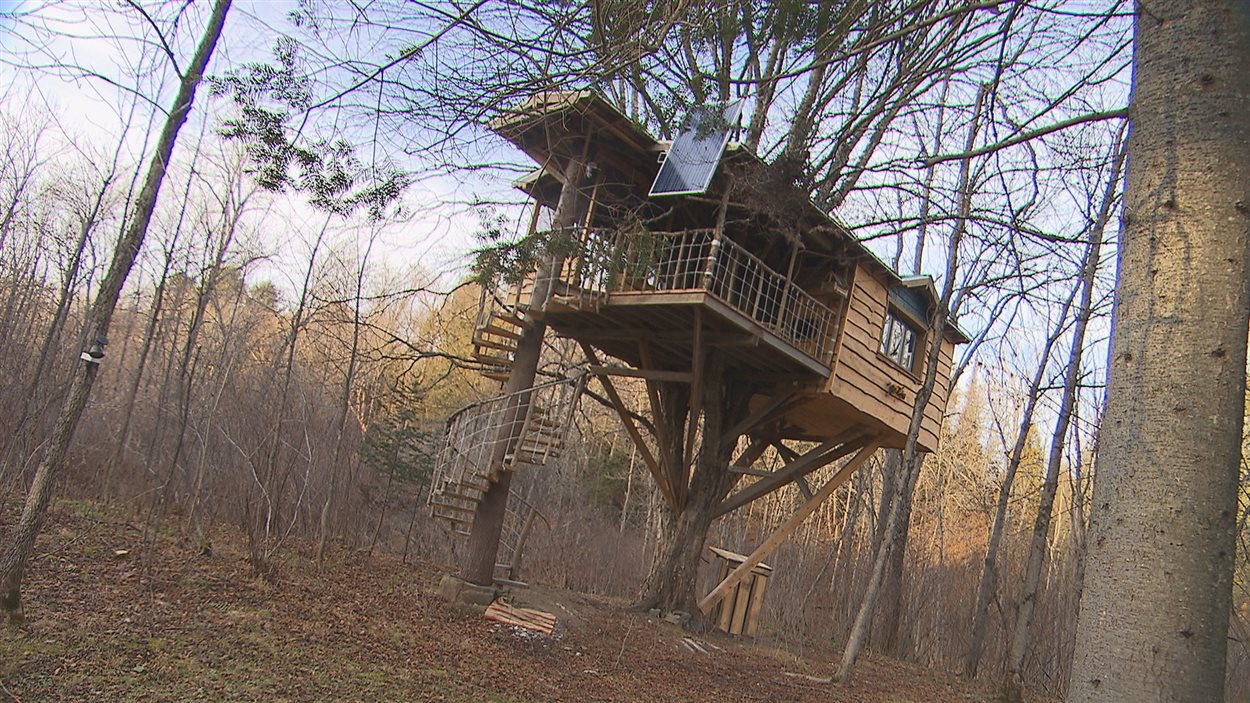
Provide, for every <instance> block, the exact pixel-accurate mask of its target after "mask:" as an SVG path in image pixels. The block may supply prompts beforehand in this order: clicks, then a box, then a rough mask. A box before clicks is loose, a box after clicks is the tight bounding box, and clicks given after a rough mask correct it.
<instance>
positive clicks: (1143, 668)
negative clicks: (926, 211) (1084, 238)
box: [1068, 0, 1250, 703]
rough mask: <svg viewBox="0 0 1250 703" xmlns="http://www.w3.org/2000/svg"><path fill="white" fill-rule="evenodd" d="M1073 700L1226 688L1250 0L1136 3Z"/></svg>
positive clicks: (1241, 340)
mask: <svg viewBox="0 0 1250 703" xmlns="http://www.w3.org/2000/svg"><path fill="white" fill-rule="evenodd" d="M1136 23H1137V26H1136V31H1137V34H1136V44H1135V48H1134V70H1133V81H1134V83H1133V99H1132V107H1131V117H1132V120H1133V123H1132V135H1131V137H1130V139H1129V147H1128V150H1129V151H1128V153H1129V159H1128V182H1127V190H1126V194H1125V214H1124V225H1123V229H1122V234H1121V244H1120V272H1119V282H1118V284H1117V287H1116V311H1115V326H1114V331H1113V336H1112V349H1111V362H1110V368H1109V372H1108V373H1109V375H1108V391H1107V410H1106V414H1105V416H1104V419H1103V422H1102V429H1101V437H1100V440H1099V447H1100V453H1099V456H1098V463H1097V471H1096V473H1095V476H1094V496H1093V499H1092V502H1091V506H1090V510H1091V517H1090V519H1091V527H1090V532H1089V555H1088V557H1087V558H1088V564H1087V570H1086V576H1085V588H1084V593H1083V596H1082V599H1081V608H1080V616H1079V619H1078V623H1077V636H1076V649H1075V653H1074V657H1073V670H1072V678H1071V681H1070V682H1069V691H1068V696H1069V700H1070V701H1072V702H1073V703H1101V702H1103V701H1106V702H1108V703H1110V702H1111V701H1181V702H1184V701H1193V702H1194V703H1198V702H1199V701H1202V702H1204V703H1206V702H1209V701H1219V700H1223V697H1224V676H1225V656H1226V650H1227V641H1228V617H1229V608H1230V600H1231V588H1232V570H1233V557H1234V554H1235V544H1234V527H1235V517H1236V512H1237V470H1238V463H1239V460H1240V450H1241V446H1240V445H1241V430H1242V415H1243V410H1244V405H1243V401H1244V394H1245V365H1246V323H1247V317H1250V267H1248V266H1247V262H1246V259H1247V254H1248V253H1250V252H1248V251H1247V249H1248V247H1250V3H1247V2H1245V1H1244V0H1240V1H1232V0H1224V1H1223V2H1199V1H1197V0H1158V1H1157V2H1152V3H1149V4H1148V5H1142V6H1139V7H1138V11H1137V20H1136Z"/></svg>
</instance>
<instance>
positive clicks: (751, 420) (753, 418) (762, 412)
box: [722, 386, 798, 444]
mask: <svg viewBox="0 0 1250 703" xmlns="http://www.w3.org/2000/svg"><path fill="white" fill-rule="evenodd" d="M796 393H798V388H797V387H793V386H792V387H790V388H787V389H785V390H783V391H781V392H780V393H778V394H777V395H775V396H773V397H772V398H771V399H770V400H769V401H768V402H767V403H765V404H764V405H763V406H762V407H761V408H760V409H759V410H756V411H755V412H753V413H751V414H750V415H748V416H746V417H745V418H743V419H742V422H739V423H738V424H736V425H734V426H733V427H731V428H730V429H729V431H728V432H726V433H725V436H724V438H723V439H722V441H723V442H725V443H726V444H729V443H730V442H737V441H738V438H739V437H741V436H742V435H744V434H749V433H750V432H751V430H753V429H755V428H756V427H758V426H760V425H762V424H764V423H765V422H769V421H771V420H775V419H776V418H778V417H780V416H781V415H782V414H783V413H785V411H786V410H787V409H789V407H790V403H791V402H792V401H793V400H794V396H795V394H796Z"/></svg>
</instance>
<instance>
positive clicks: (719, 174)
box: [488, 92, 967, 451]
mask: <svg viewBox="0 0 1250 703" xmlns="http://www.w3.org/2000/svg"><path fill="white" fill-rule="evenodd" d="M737 119H738V111H737V106H736V105H734V104H730V105H728V106H719V105H718V106H710V107H705V108H696V109H695V110H694V111H692V112H691V114H690V115H689V116H688V117H687V120H686V122H685V124H684V125H683V129H682V130H681V131H680V132H679V133H678V134H677V136H676V139H675V140H674V141H673V142H671V143H668V142H661V141H658V140H656V139H655V138H653V137H651V136H650V135H649V134H647V133H646V132H645V131H644V130H643V129H642V128H641V127H640V126H638V125H637V124H636V123H635V122H634V121H632V120H631V119H629V118H628V117H626V116H625V115H623V114H621V113H620V112H619V111H618V110H616V109H615V108H614V107H613V106H611V105H610V104H608V103H607V102H606V101H604V100H603V99H601V98H599V97H598V96H597V95H596V94H594V93H591V92H572V93H558V94H547V95H544V96H541V97H538V98H535V99H533V100H531V101H530V102H529V103H527V104H526V105H525V106H524V107H522V108H521V109H519V110H517V111H515V112H514V113H511V114H509V115H508V116H506V117H504V118H502V119H500V120H498V121H496V122H495V123H494V124H493V125H492V128H493V129H494V130H495V131H496V132H498V133H499V134H500V135H502V136H504V137H505V138H507V139H508V140H509V141H511V142H512V143H513V144H515V145H516V146H517V147H519V148H520V149H522V150H523V151H524V152H525V153H526V154H528V155H529V156H530V157H531V158H533V159H534V161H535V162H537V163H538V164H541V165H542V168H539V169H538V170H536V171H534V172H533V173H531V174H529V175H527V176H525V177H523V178H521V179H520V180H519V181H517V183H516V185H517V186H518V187H519V188H521V189H523V190H524V191H525V192H526V193H528V194H529V195H530V196H531V197H532V198H533V199H534V200H535V202H536V206H537V207H536V209H535V217H534V218H533V225H532V226H533V227H534V228H537V225H538V223H539V220H540V218H539V215H538V213H539V209H538V208H539V207H545V208H549V209H550V210H552V211H554V210H556V209H557V207H558V206H559V204H560V199H561V194H562V192H563V184H564V182H565V181H567V180H568V178H567V176H566V174H565V169H567V168H568V164H570V163H573V162H574V161H575V162H576V163H579V164H584V167H585V174H584V175H585V183H584V184H583V186H582V188H581V190H582V191H584V192H587V193H588V197H586V198H584V199H583V200H584V202H583V203H582V204H581V208H580V209H579V211H578V213H577V222H578V223H579V224H578V226H575V227H572V228H566V229H564V230H562V231H561V233H560V235H558V236H562V237H563V240H562V241H559V242H556V243H554V244H553V247H552V248H553V249H555V250H557V251H559V252H560V255H559V256H558V257H556V258H557V262H556V263H555V264H554V268H553V269H552V271H551V274H552V276H551V286H550V294H549V297H548V298H547V301H546V305H545V307H544V309H543V310H542V313H541V314H542V318H543V319H544V321H545V322H546V324H547V325H548V326H549V327H550V328H551V329H553V330H554V331H555V332H556V333H557V334H559V335H561V336H563V337H568V338H571V339H574V340H577V341H578V342H579V343H581V344H582V345H583V346H584V348H586V349H587V351H588V352H591V353H593V351H594V350H598V352H601V353H602V354H603V355H604V356H606V357H611V359H613V360H614V361H611V362H609V363H593V362H592V367H591V370H592V372H595V373H598V374H600V375H620V376H634V377H640V378H644V379H649V380H656V381H664V380H688V381H691V382H694V383H697V382H698V381H697V377H698V376H699V375H700V371H701V369H700V363H701V359H702V356H701V354H700V350H701V349H703V348H715V349H717V350H718V351H719V354H720V356H721V358H722V359H723V361H724V363H725V364H726V365H727V366H728V367H729V368H730V369H731V374H732V376H733V377H734V378H737V379H740V380H741V381H742V382H743V383H748V384H751V385H752V387H753V388H756V389H758V391H759V392H758V393H757V394H756V395H755V396H754V398H753V400H752V401H751V406H752V411H753V412H752V415H753V417H757V418H758V419H759V420H760V422H758V423H757V428H762V427H763V426H764V425H767V428H768V432H767V433H768V434H769V435H770V436H769V441H770V442H773V441H775V440H803V441H812V442H826V441H829V440H830V439H831V438H844V439H845V438H849V437H852V436H856V437H872V438H873V439H874V441H875V444H876V446H885V447H902V446H903V444H904V441H905V438H906V435H907V429H908V425H909V423H910V420H911V415H912V408H913V405H914V401H915V398H916V395H917V391H918V389H919V388H920V385H921V381H922V379H923V378H924V376H925V372H926V369H925V364H926V361H927V359H926V356H927V355H926V353H925V350H927V349H928V347H929V344H928V342H929V340H930V339H931V337H932V335H933V331H932V329H931V322H930V321H931V320H932V318H933V312H934V308H935V306H936V305H937V304H938V298H937V293H936V290H935V288H934V285H933V282H932V280H931V279H930V278H929V277H927V276H913V277H904V276H900V275H899V274H898V273H896V272H895V271H894V270H892V269H891V268H890V267H889V266H887V265H886V264H884V263H883V262H882V261H881V260H879V259H878V258H877V257H875V256H874V255H873V254H872V253H871V252H870V251H868V250H867V249H866V248H865V247H864V246H863V245H862V244H860V243H859V242H858V241H857V240H856V239H855V238H854V237H853V236H852V235H851V234H850V232H849V231H847V229H846V227H844V226H843V225H841V224H840V223H839V222H838V221H837V220H835V219H834V218H832V217H830V216H829V215H827V214H826V213H824V212H822V211H821V210H820V209H819V208H818V207H816V206H815V205H814V204H813V203H812V201H811V200H810V199H809V197H808V195H807V194H806V193H805V192H804V191H803V190H802V189H800V188H798V187H796V186H795V185H794V183H795V177H794V174H793V173H789V172H787V169H786V168H785V167H784V166H779V165H776V164H773V165H770V164H767V163H765V162H764V161H762V160H761V159H760V158H758V157H757V156H756V155H755V154H753V153H752V152H751V151H750V150H749V149H747V148H745V147H742V146H740V145H737V144H735V143H732V142H730V141H729V137H730V136H731V134H732V132H733V131H734V127H735V125H736V122H737ZM579 175H581V174H579ZM495 329H499V327H498V326H496V327H495ZM966 341H967V340H966V338H965V337H964V335H963V334H962V333H961V332H960V331H959V330H958V328H956V327H954V326H948V327H947V328H946V330H945V332H944V333H943V336H942V339H941V340H940V349H939V354H938V359H937V369H936V383H935V386H934V390H933V393H932V395H931V396H930V397H929V400H928V402H927V403H926V405H925V408H924V421H923V424H922V425H921V429H920V434H919V438H918V442H917V444H918V447H919V448H920V449H921V450H923V451H933V450H934V449H935V448H936V446H937V442H938V434H939V428H940V425H941V419H942V414H943V411H944V409H945V406H946V398H947V393H948V390H949V388H948V387H949V378H950V366H951V359H952V355H953V351H954V348H955V346H956V345H957V344H960V343H963V342H966ZM488 343H489V342H488ZM605 361H606V360H605ZM765 420H766V422H764V421H765Z"/></svg>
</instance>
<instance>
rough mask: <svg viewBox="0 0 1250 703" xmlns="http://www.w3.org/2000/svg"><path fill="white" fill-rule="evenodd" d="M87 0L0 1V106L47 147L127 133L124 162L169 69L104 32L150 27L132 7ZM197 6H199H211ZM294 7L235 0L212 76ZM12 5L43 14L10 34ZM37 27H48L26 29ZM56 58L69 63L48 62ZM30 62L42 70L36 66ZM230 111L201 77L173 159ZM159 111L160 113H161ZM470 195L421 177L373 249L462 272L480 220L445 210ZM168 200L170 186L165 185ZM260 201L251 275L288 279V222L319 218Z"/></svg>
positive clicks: (393, 265) (136, 150) (111, 141)
mask: <svg viewBox="0 0 1250 703" xmlns="http://www.w3.org/2000/svg"><path fill="white" fill-rule="evenodd" d="M92 5H93V4H92V3H86V4H85V5H78V6H64V7H61V6H52V5H46V4H45V3H42V2H29V1H27V0H0V96H4V97H5V99H4V100H3V101H2V102H0V111H7V110H15V111H16V112H17V114H20V115H22V116H24V117H25V118H26V119H29V120H31V121H33V122H35V123H37V124H42V125H46V127H47V129H46V130H45V134H44V136H43V138H42V141H41V145H43V144H47V145H48V146H47V149H46V152H47V153H50V154H57V153H59V154H72V153H73V152H75V151H87V152H93V153H100V154H109V153H111V152H112V151H113V150H114V149H115V148H116V144H117V140H118V138H119V135H124V138H125V146H124V153H125V154H126V155H127V157H128V158H126V159H124V160H127V161H129V162H130V163H131V164H138V163H141V161H140V159H141V155H142V153H143V150H144V149H145V147H148V146H150V144H149V143H148V142H149V141H150V140H149V138H148V134H147V130H145V129H144V126H145V125H146V124H147V122H148V121H150V120H151V119H152V118H153V114H154V112H153V107H154V106H153V104H152V103H154V104H155V105H159V106H161V107H162V109H163V108H164V107H165V106H167V105H168V104H169V103H170V102H171V100H172V94H173V91H174V84H173V75H174V74H173V72H172V71H171V70H170V69H169V62H168V61H167V60H164V59H163V57H159V58H158V59H155V60H149V61H148V62H147V63H146V64H145V65H137V61H136V57H137V56H139V55H141V53H142V46H141V44H140V42H137V41H134V40H132V39H116V38H114V39H106V38H102V37H103V36H108V35H111V36H112V37H134V36H140V35H144V34H145V33H146V35H147V36H148V37H150V36H152V33H151V32H145V30H146V28H145V27H143V26H142V25H141V24H139V19H138V17H137V14H136V13H134V12H129V13H119V12H116V11H109V9H108V6H107V5H103V4H100V5H98V7H99V8H100V11H99V12H90V11H84V10H90V9H92ZM196 6H197V7H206V3H196ZM293 6H294V3H289V2H285V1H283V2H278V1H274V2H242V1H241V2H235V4H234V6H233V7H232V8H231V11H230V14H229V15H228V18H227V24H226V28H225V30H224V32H223V38H222V41H221V42H220V43H219V44H218V47H217V50H216V51H215V52H214V56H213V60H212V62H211V64H210V67H209V74H210V75H212V74H217V73H220V72H222V71H224V70H226V69H228V68H229V67H232V66H236V65H238V64H241V63H244V62H247V61H263V60H270V59H271V57H272V54H271V45H272V42H273V39H274V37H275V36H276V34H275V32H274V28H275V27H276V28H278V29H282V28H283V27H284V26H285V25H286V24H287V19H286V12H287V11H288V10H289V9H290V8H291V7H293ZM11 13H18V14H25V13H35V14H37V15H38V19H37V20H33V19H27V20H26V21H27V24H26V26H22V27H20V28H18V29H17V30H15V29H14V27H13V22H12V18H11V17H10V18H8V19H9V21H8V22H6V21H5V17H4V15H10V14H11ZM32 24H33V25H35V26H37V27H38V28H40V29H41V30H46V31H32ZM201 28H202V17H200V16H196V15H195V14H194V12H193V13H192V16H191V17H190V21H185V20H184V21H183V23H182V25H181V26H180V28H179V32H178V34H177V36H176V38H175V40H174V44H173V47H172V48H173V52H174V54H175V55H176V57H177V58H178V60H179V61H180V62H182V63H184V64H185V63H186V62H187V61H189V57H190V55H191V54H192V52H193V49H194V44H195V42H196V41H198V39H199V32H200V31H201ZM54 64H61V65H64V66H73V68H50V67H51V66H52V65H54ZM32 65H33V66H36V67H38V70H32V69H31V66H32ZM90 74H95V75H90ZM135 94H140V95H142V99H141V100H140V102H139V105H138V107H137V110H136V112H137V113H138V115H137V117H136V118H135V119H134V120H133V121H132V125H131V127H130V129H128V130H127V129H124V123H125V120H126V114H127V111H128V110H129V109H130V103H131V102H132V100H133V96H134V95H135ZM149 101H150V102H149ZM19 105H20V107H18V106H19ZM228 114H229V105H228V102H227V101H226V100H225V99H224V98H220V97H214V96H210V95H209V94H208V91H207V90H206V89H205V87H204V86H203V85H202V86H201V89H200V90H199V92H198V95H197V101H196V106H195V109H194V110H193V113H192V115H191V117H190V118H189V120H188V123H187V124H186V125H184V127H183V129H182V131H181V133H180V136H179V143H178V149H177V150H176V152H175V160H177V159H178V157H179V156H182V157H183V158H186V157H187V156H188V155H189V153H190V151H191V150H192V149H194V145H195V142H196V139H197V137H198V135H199V134H200V133H201V132H202V131H204V129H205V125H206V124H207V126H208V131H209V132H210V137H209V138H210V140H213V138H212V136H211V131H213V130H215V129H217V128H219V126H220V124H221V121H222V120H223V119H224V118H225V117H226V116H227V115H228ZM156 115H157V116H158V117H159V116H160V113H156ZM153 131H154V130H153ZM213 141H219V140H213ZM399 158H400V159H402V160H403V161H406V163H402V162H401V165H404V166H407V167H408V168H410V169H411V170H412V171H414V172H418V173H420V172H422V171H424V169H423V165H422V164H421V163H420V159H419V158H415V157H404V156H400V157H399ZM167 187H168V184H167ZM497 194H498V192H496V195H497ZM476 196H477V193H476V192H473V191H471V190H468V189H466V188H465V186H464V185H463V184H461V183H459V182H457V181H456V180H454V179H452V178H448V177H445V176H442V175H424V176H423V177H421V178H420V179H419V180H417V181H415V182H414V183H413V185H412V186H411V187H409V188H408V189H407V191H406V192H405V194H404V196H403V200H402V204H403V207H404V210H405V211H406V212H407V213H408V215H407V216H406V217H404V218H402V221H399V222H394V223H391V224H389V225H388V226H386V227H385V228H383V229H382V234H381V236H380V237H379V239H378V241H377V243H376V244H375V247H374V251H373V254H372V257H373V258H374V259H375V260H376V261H378V262H380V263H382V264H384V265H385V267H386V268H387V269H388V270H390V271H397V270H398V271H402V270H406V269H414V270H421V271H424V272H447V273H448V274H450V276H451V277H459V276H463V275H464V273H465V272H466V270H467V264H468V253H469V251H470V250H471V249H472V248H473V247H474V246H475V245H476V239H475V236H474V235H475V232H476V231H477V230H478V228H479V219H478V217H477V216H475V215H474V214H473V213H472V212H471V211H469V208H466V207H464V206H458V205H453V206H450V207H449V206H448V203H467V202H470V201H472V200H473V199H474V198H475V197H476ZM163 197H169V194H168V193H164V194H163ZM255 201H256V202H258V203H261V204H263V208H264V210H263V212H264V214H265V218H264V224H263V225H262V226H260V229H261V234H262V235H263V236H264V237H265V239H266V240H267V241H265V242H264V243H263V244H264V246H263V247H262V248H266V249H268V250H270V251H272V252H273V256H272V257H271V258H270V260H268V261H265V262H261V263H260V264H259V265H257V266H255V267H254V270H253V273H252V274H251V277H252V278H254V279H255V280H264V279H270V280H273V281H274V282H275V283H276V284H277V285H279V286H280V287H283V282H284V281H291V280H295V279H296V278H298V275H297V274H296V273H295V272H294V271H293V270H292V268H295V269H298V268H299V264H300V257H301V256H302V255H303V252H301V251H300V250H299V248H298V247H295V248H294V250H293V251H287V249H291V247H289V246H287V245H288V244H289V243H290V239H291V233H290V229H291V228H297V229H300V230H303V231H305V232H314V231H315V230H316V229H317V228H319V227H320V226H321V223H322V222H323V221H324V215H323V214H322V213H321V212H319V211H317V210H316V209H314V208H312V207H311V206H309V205H308V204H307V202H306V199H305V198H304V196H302V195H300V194H297V193H285V194H264V195H263V197H257V198H255ZM346 224H347V223H344V225H346ZM450 282H451V278H447V279H445V280H444V281H443V284H449V283H450Z"/></svg>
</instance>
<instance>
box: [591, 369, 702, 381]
mask: <svg viewBox="0 0 1250 703" xmlns="http://www.w3.org/2000/svg"><path fill="white" fill-rule="evenodd" d="M586 369H587V370H588V371H590V372H591V373H593V374H594V375H596V376H626V377H629V378H645V379H647V380H649V381H670V382H673V383H690V381H691V379H692V378H694V376H693V375H692V374H689V373H686V372H685V371H658V370H655V369H631V368H630V367H628V366H616V365H614V364H591V365H590V366H587V367H586Z"/></svg>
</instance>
